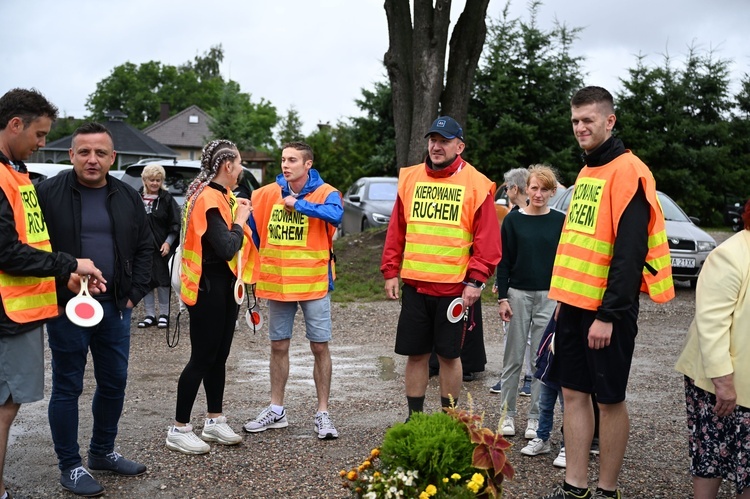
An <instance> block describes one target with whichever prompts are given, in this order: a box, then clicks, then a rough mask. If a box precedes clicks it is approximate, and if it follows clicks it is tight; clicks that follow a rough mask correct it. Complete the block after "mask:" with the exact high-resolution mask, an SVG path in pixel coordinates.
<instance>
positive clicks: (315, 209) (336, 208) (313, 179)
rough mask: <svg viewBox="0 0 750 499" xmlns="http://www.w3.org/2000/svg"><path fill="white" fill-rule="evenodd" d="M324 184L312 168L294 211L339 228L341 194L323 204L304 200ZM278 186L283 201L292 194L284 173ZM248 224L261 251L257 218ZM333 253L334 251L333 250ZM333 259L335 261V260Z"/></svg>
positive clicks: (337, 193) (329, 273) (330, 286)
mask: <svg viewBox="0 0 750 499" xmlns="http://www.w3.org/2000/svg"><path fill="white" fill-rule="evenodd" d="M324 183H325V182H323V179H322V178H321V177H320V173H318V171H317V170H316V169H314V168H310V171H309V172H308V178H307V182H306V183H305V186H304V187H303V188H302V190H301V191H300V192H299V194H298V195H297V202H296V203H295V204H294V209H295V210H297V211H298V212H300V213H302V214H303V215H306V216H308V217H312V218H319V219H320V220H325V221H326V222H328V223H329V224H331V225H333V226H334V227H338V226H339V224H340V223H341V218H342V217H343V216H344V206H343V205H342V204H341V193H340V192H338V191H336V192H332V193H331V194H330V195H329V196H328V197H327V198H326V201H325V203H323V204H317V203H311V202H309V201H305V199H304V197H305V196H306V195H307V194H310V193H311V192H313V191H314V190H315V189H317V188H318V187H320V186H321V185H323V184H324ZM276 185H278V186H279V188H280V189H281V197H282V199H283V198H285V197H287V196H290V195H291V194H292V192H291V191H290V190H289V183H288V182H287V181H286V179H285V178H284V174H283V173H279V174H278V175H276ZM247 223H248V224H249V225H250V228H251V229H252V231H253V242H254V243H255V247H256V248H258V249H260V236H259V235H258V226H257V225H256V223H255V218H253V214H252V213H250V218H249V219H248V220H247ZM331 251H333V249H331ZM332 259H333V260H334V261H335V259H334V258H332ZM328 289H329V290H330V291H332V290H333V273H332V270H331V265H330V264H329V265H328Z"/></svg>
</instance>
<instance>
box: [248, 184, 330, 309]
mask: <svg viewBox="0 0 750 499" xmlns="http://www.w3.org/2000/svg"><path fill="white" fill-rule="evenodd" d="M333 192H337V191H336V189H335V188H334V187H332V186H330V185H328V184H325V183H324V184H323V185H321V186H319V187H318V188H317V189H315V190H314V191H312V192H311V193H309V194H307V195H306V196H305V198H304V199H305V201H309V202H311V203H317V204H322V203H325V200H326V199H327V198H328V196H329V195H330V194H331V193H333ZM253 216H254V217H255V222H256V224H257V227H258V232H259V235H260V277H259V278H258V284H257V285H256V288H255V290H256V293H257V295H258V297H259V298H268V299H270V300H276V301H284V302H294V301H305V300H317V299H319V298H323V297H324V296H326V295H327V294H328V285H329V282H328V267H329V265H330V267H331V277H332V278H333V279H336V265H335V263H334V262H333V260H332V259H331V254H332V251H333V234H334V233H335V232H336V227H334V226H333V225H331V224H329V223H328V222H326V221H325V220H321V219H320V218H314V217H308V216H307V215H303V214H302V213H300V212H298V211H296V210H293V211H292V212H287V211H286V210H285V209H284V199H283V198H282V197H281V188H280V187H279V185H277V184H272V185H268V186H265V187H262V188H260V189H258V190H256V191H253Z"/></svg>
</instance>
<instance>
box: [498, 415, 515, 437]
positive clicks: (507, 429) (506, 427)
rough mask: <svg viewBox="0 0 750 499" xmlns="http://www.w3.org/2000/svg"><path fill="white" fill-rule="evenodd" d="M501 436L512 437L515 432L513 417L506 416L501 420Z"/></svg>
mask: <svg viewBox="0 0 750 499" xmlns="http://www.w3.org/2000/svg"><path fill="white" fill-rule="evenodd" d="M501 428H502V430H501V431H502V432H503V436H504V437H512V436H515V434H516V423H515V422H514V421H513V418H511V417H508V416H506V417H505V419H504V420H503V424H502V425H501Z"/></svg>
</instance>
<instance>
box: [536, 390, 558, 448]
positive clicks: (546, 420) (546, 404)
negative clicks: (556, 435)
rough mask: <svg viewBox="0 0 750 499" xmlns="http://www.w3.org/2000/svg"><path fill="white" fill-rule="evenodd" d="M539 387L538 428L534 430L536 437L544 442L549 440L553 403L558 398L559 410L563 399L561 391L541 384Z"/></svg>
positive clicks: (553, 416) (552, 420) (553, 411)
mask: <svg viewBox="0 0 750 499" xmlns="http://www.w3.org/2000/svg"><path fill="white" fill-rule="evenodd" d="M537 381H538V380H537ZM539 385H541V393H540V394H539V427H538V428H537V430H536V437H537V438H541V439H542V440H544V441H545V442H546V441H547V440H549V434H550V433H551V432H552V424H553V422H554V419H555V402H556V401H557V399H558V398H559V399H560V408H562V407H563V398H562V390H556V389H554V388H550V387H549V386H547V385H545V384H544V383H541V382H540V383H539Z"/></svg>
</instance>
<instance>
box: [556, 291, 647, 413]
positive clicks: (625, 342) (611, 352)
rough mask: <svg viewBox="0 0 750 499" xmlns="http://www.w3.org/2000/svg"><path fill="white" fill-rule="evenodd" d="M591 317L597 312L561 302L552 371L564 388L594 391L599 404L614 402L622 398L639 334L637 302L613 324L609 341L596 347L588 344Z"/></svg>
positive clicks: (591, 322) (620, 400)
mask: <svg viewBox="0 0 750 499" xmlns="http://www.w3.org/2000/svg"><path fill="white" fill-rule="evenodd" d="M594 319H596V311H593V310H584V309H581V308H578V307H573V306H571V305H567V304H565V303H563V304H561V306H560V314H559V315H558V318H557V331H556V332H555V359H554V361H553V367H552V369H553V370H552V374H553V376H554V377H555V378H556V379H557V380H559V382H560V385H562V386H564V387H565V388H570V389H572V390H576V391H579V392H584V393H593V394H595V395H596V399H597V401H598V402H599V403H601V404H617V403H620V402H622V401H623V400H625V391H626V389H627V386H628V378H629V376H630V364H631V362H632V360H633V350H634V348H635V337H636V335H637V334H638V301H637V300H636V302H635V304H634V305H633V306H632V307H631V308H630V310H628V311H627V312H623V314H622V317H621V318H620V319H619V320H617V321H615V322H613V323H612V339H611V340H610V344H609V346H607V347H605V348H602V349H599V350H593V349H591V348H589V346H588V332H589V328H590V327H591V324H593V322H594Z"/></svg>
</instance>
